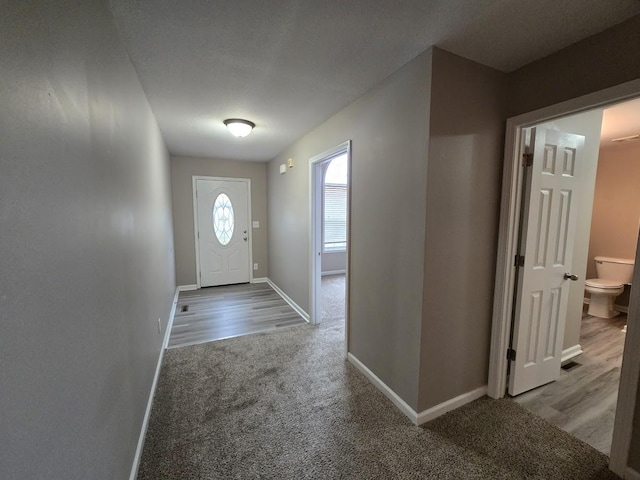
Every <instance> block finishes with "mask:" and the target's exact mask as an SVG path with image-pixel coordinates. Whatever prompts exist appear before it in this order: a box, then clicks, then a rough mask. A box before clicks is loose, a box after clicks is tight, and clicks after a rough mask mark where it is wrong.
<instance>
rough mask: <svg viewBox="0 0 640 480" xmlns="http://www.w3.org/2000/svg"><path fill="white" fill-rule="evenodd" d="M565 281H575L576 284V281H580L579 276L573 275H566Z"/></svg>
mask: <svg viewBox="0 0 640 480" xmlns="http://www.w3.org/2000/svg"><path fill="white" fill-rule="evenodd" d="M564 279H565V280H573V281H574V282H575V281H576V280H578V276H577V275H572V274H571V273H565V274H564Z"/></svg>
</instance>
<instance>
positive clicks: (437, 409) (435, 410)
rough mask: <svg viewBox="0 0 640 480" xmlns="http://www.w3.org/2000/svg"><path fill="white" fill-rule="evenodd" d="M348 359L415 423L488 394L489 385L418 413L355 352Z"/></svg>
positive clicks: (349, 354) (442, 413) (431, 418)
mask: <svg viewBox="0 0 640 480" xmlns="http://www.w3.org/2000/svg"><path fill="white" fill-rule="evenodd" d="M347 359H348V360H349V362H350V363H351V364H352V365H353V366H354V367H356V368H357V369H358V370H360V371H361V372H362V373H363V374H364V376H365V377H367V378H368V379H369V381H370V382H371V383H373V384H374V385H375V386H376V387H377V388H378V390H380V391H381V392H382V393H384V394H385V396H386V397H387V398H388V399H389V400H391V402H392V403H393V404H394V405H395V406H396V407H398V409H399V410H400V411H401V412H402V413H404V414H405V415H406V416H407V417H409V420H411V422H412V423H413V424H414V425H422V424H423V423H426V422H428V421H430V420H433V419H435V418H437V417H439V416H440V415H444V414H445V413H447V412H450V411H451V410H455V409H456V408H458V407H461V406H463V405H465V404H467V403H469V402H472V401H474V400H477V399H478V398H481V397H484V396H485V395H486V394H487V386H486V385H485V386H483V387H480V388H476V389H475V390H472V391H470V392H467V393H463V394H462V395H458V396H457V397H455V398H452V399H450V400H447V401H446V402H443V403H441V404H439V405H436V406H434V407H431V408H428V409H427V410H423V411H422V412H420V413H417V412H416V411H415V410H414V409H413V408H411V407H410V406H409V404H407V402H405V401H404V400H403V399H402V398H400V397H399V396H398V394H397V393H396V392H394V391H393V390H391V388H389V386H387V384H386V383H384V382H383V381H382V380H380V379H379V378H378V377H377V376H376V374H375V373H373V372H372V371H371V370H369V369H368V368H367V366H366V365H365V364H363V363H362V362H361V361H360V360H358V359H357V358H356V357H355V356H354V355H353V354H351V353H348V354H347Z"/></svg>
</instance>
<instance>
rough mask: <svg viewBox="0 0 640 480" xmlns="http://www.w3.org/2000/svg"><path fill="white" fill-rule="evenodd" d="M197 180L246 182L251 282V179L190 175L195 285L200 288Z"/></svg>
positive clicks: (250, 277) (250, 276)
mask: <svg viewBox="0 0 640 480" xmlns="http://www.w3.org/2000/svg"><path fill="white" fill-rule="evenodd" d="M198 180H213V181H218V182H244V183H246V184H247V218H248V222H247V223H248V224H249V225H248V227H247V232H248V233H249V267H248V268H249V282H250V283H253V228H252V225H253V221H252V217H251V179H250V178H232V177H205V176H200V175H193V176H192V177H191V191H192V195H193V240H194V243H195V246H196V286H197V288H199V289H200V288H202V286H201V282H200V244H199V242H198V198H197V197H196V184H197V181H198Z"/></svg>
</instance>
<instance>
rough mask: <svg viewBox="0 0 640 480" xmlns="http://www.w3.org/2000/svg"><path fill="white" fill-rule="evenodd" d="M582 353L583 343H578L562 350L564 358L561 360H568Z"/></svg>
mask: <svg viewBox="0 0 640 480" xmlns="http://www.w3.org/2000/svg"><path fill="white" fill-rule="evenodd" d="M581 353H582V345H580V344H577V345H574V346H573V347H569V348H566V349H564V350H563V351H562V359H561V360H560V361H561V362H562V363H564V362H568V361H569V360H571V359H572V358H573V357H577V356H578V355H580V354H581Z"/></svg>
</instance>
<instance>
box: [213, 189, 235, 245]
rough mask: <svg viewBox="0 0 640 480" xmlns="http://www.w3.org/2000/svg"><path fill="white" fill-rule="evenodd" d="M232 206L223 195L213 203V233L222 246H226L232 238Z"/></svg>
mask: <svg viewBox="0 0 640 480" xmlns="http://www.w3.org/2000/svg"><path fill="white" fill-rule="evenodd" d="M233 226H234V225H233V205H232V204H231V199H230V198H229V197H228V196H227V195H226V194H224V193H221V194H220V195H218V196H217V197H216V201H215V202H213V231H214V232H215V234H216V238H217V239H218V241H219V242H220V244H222V245H227V244H228V243H229V242H230V241H231V237H233Z"/></svg>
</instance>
